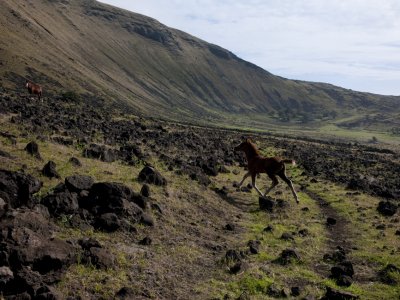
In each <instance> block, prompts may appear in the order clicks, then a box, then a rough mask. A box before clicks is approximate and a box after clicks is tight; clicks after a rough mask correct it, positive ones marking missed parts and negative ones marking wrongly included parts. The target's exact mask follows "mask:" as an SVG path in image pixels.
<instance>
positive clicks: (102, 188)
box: [82, 182, 133, 213]
mask: <svg viewBox="0 0 400 300" xmlns="http://www.w3.org/2000/svg"><path fill="white" fill-rule="evenodd" d="M132 195H133V191H132V190H131V189H130V188H129V187H128V186H126V185H124V184H121V183H116V182H98V183H95V184H93V185H92V187H91V189H90V191H89V195H88V198H87V201H85V203H82V205H83V206H84V208H89V209H93V208H94V207H97V208H98V211H97V213H101V212H104V213H105V212H118V213H120V212H121V210H122V208H123V207H124V203H123V202H124V200H129V199H131V197H132Z"/></svg>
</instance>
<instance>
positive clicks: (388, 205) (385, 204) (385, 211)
mask: <svg viewBox="0 0 400 300" xmlns="http://www.w3.org/2000/svg"><path fill="white" fill-rule="evenodd" d="M397 208H398V207H397V205H396V204H394V203H393V202H391V201H380V202H379V204H378V208H377V210H378V212H379V213H380V214H382V215H384V216H388V217H390V216H393V215H394V214H395V213H396V212H397Z"/></svg>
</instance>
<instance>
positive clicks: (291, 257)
mask: <svg viewBox="0 0 400 300" xmlns="http://www.w3.org/2000/svg"><path fill="white" fill-rule="evenodd" d="M299 261H300V255H299V254H298V253H297V251H296V250H294V249H285V250H283V251H282V253H281V254H280V256H279V257H278V258H277V259H276V260H275V262H277V263H280V264H281V265H283V266H285V265H288V264H290V263H293V262H299Z"/></svg>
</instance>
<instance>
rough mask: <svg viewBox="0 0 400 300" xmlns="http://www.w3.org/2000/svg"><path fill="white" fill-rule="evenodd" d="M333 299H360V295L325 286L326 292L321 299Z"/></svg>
mask: <svg viewBox="0 0 400 300" xmlns="http://www.w3.org/2000/svg"><path fill="white" fill-rule="evenodd" d="M333 299H340V300H354V299H360V297H359V296H356V295H354V294H352V293H349V292H343V291H339V290H335V289H333V288H331V287H327V288H326V293H325V295H324V296H323V297H322V298H321V300H333Z"/></svg>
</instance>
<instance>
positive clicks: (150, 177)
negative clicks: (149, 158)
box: [138, 166, 167, 185]
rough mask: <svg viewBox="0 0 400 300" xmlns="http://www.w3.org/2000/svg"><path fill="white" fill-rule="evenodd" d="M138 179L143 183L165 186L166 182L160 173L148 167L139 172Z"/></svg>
mask: <svg viewBox="0 0 400 300" xmlns="http://www.w3.org/2000/svg"><path fill="white" fill-rule="evenodd" d="M138 179H139V181H144V182H146V183H149V184H155V185H166V184H167V180H166V179H165V178H164V177H163V176H162V175H161V174H160V172H158V171H157V170H156V169H154V168H153V167H150V166H146V167H144V168H143V169H142V170H141V171H140V173H139V177H138Z"/></svg>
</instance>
